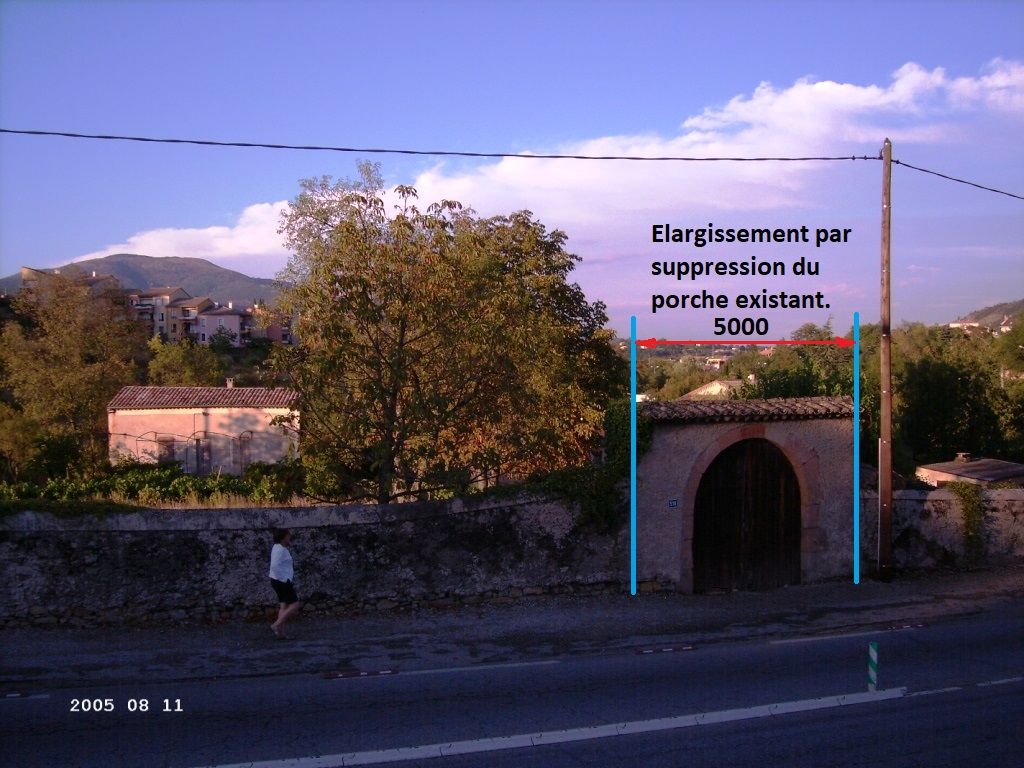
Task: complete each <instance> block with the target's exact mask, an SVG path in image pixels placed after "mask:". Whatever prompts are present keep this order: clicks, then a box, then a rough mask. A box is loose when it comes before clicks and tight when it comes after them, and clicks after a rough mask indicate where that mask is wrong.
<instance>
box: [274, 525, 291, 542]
mask: <svg viewBox="0 0 1024 768" xmlns="http://www.w3.org/2000/svg"><path fill="white" fill-rule="evenodd" d="M287 535H288V529H287V528H275V529H274V543H275V544H280V543H281V542H282V541H284V537H285V536H287Z"/></svg>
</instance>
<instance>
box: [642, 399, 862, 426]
mask: <svg viewBox="0 0 1024 768" xmlns="http://www.w3.org/2000/svg"><path fill="white" fill-rule="evenodd" d="M639 409H640V412H641V413H642V414H644V415H645V416H647V417H648V418H650V419H651V420H652V421H664V422H682V423H689V424H711V423H715V422H726V421H794V420H799V419H848V418H851V417H852V416H853V398H852V397H779V398H772V399H769V400H674V401H672V402H669V403H642V404H640V406H639Z"/></svg>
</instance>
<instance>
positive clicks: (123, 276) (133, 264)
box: [0, 253, 277, 306]
mask: <svg viewBox="0 0 1024 768" xmlns="http://www.w3.org/2000/svg"><path fill="white" fill-rule="evenodd" d="M25 266H27V267H35V266H36V265H35V264H26V265H25ZM75 267H77V268H79V269H81V270H83V271H84V272H85V274H87V275H88V274H91V273H92V271H93V270H96V274H97V275H113V276H114V277H116V278H117V279H118V280H120V281H121V285H122V287H124V288H152V287H155V286H165V285H180V286H181V287H182V288H184V289H185V290H186V291H188V292H189V293H190V294H192V295H193V296H209V297H210V298H211V299H213V300H214V301H219V302H220V303H221V304H226V303H227V302H229V301H233V302H235V303H236V304H241V305H244V306H248V305H250V304H252V302H253V299H260V298H262V299H264V300H266V301H268V302H269V301H271V300H272V299H274V298H275V297H276V296H277V289H276V288H275V287H274V281H273V280H268V279H266V278H262V277H249V276H248V275H243V274H242V273H241V272H235V271H234V270H233V269H225V268H224V267H218V266H217V265H216V264H212V263H210V262H209V261H207V260H206V259H190V258H184V257H181V256H165V257H156V256H142V255H140V254H137V253H116V254H114V255H112V256H104V257H102V258H99V259H87V260H85V261H76V262H75V263H74V264H68V265H65V266H64V267H60V269H68V268H75ZM20 288H21V277H20V275H17V274H15V275H10V276H8V277H4V278H0V292H5V293H11V294H13V293H17V292H18V290H19V289H20Z"/></svg>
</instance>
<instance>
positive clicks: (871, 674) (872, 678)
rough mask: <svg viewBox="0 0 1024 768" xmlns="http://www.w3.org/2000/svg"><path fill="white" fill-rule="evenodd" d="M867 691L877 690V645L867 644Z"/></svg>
mask: <svg viewBox="0 0 1024 768" xmlns="http://www.w3.org/2000/svg"><path fill="white" fill-rule="evenodd" d="M868 690H869V691H877V690H878V643H868Z"/></svg>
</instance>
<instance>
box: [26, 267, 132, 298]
mask: <svg viewBox="0 0 1024 768" xmlns="http://www.w3.org/2000/svg"><path fill="white" fill-rule="evenodd" d="M55 275H61V276H63V277H66V278H68V279H69V280H75V281H77V282H79V283H81V284H82V285H84V286H86V287H87V288H88V289H89V291H90V292H91V293H92V294H93V295H94V296H99V295H101V294H104V293H107V292H109V291H118V290H120V288H121V283H120V282H119V281H118V279H117V278H116V277H114V276H113V275H97V274H96V270H92V273H91V274H88V275H87V274H86V273H85V271H84V270H81V269H77V268H74V267H72V268H69V269H66V270H65V271H64V273H63V274H62V273H61V270H59V269H54V270H51V271H49V272H47V271H46V270H43V269H34V268H33V267H22V268H21V287H22V290H26V291H37V290H39V289H41V288H43V287H44V286H45V285H46V281H47V280H48V279H50V278H52V277H53V276H55Z"/></svg>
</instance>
